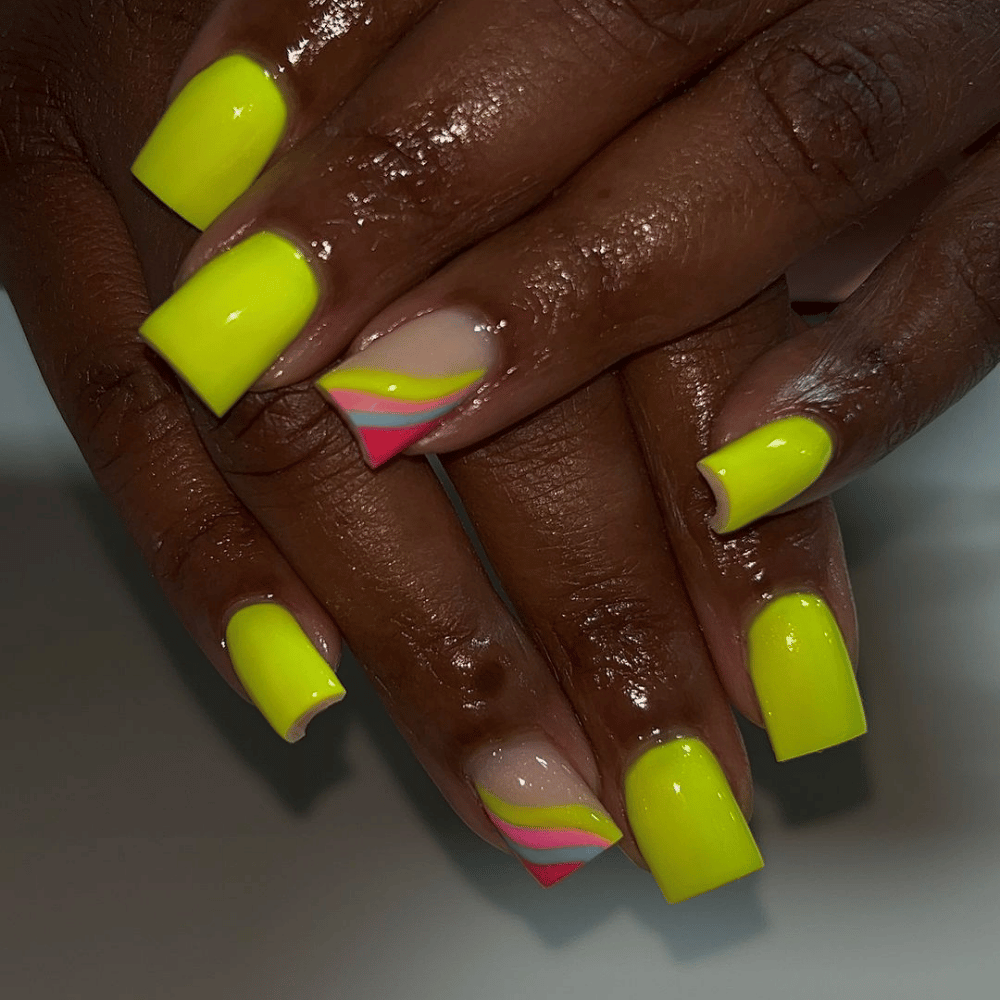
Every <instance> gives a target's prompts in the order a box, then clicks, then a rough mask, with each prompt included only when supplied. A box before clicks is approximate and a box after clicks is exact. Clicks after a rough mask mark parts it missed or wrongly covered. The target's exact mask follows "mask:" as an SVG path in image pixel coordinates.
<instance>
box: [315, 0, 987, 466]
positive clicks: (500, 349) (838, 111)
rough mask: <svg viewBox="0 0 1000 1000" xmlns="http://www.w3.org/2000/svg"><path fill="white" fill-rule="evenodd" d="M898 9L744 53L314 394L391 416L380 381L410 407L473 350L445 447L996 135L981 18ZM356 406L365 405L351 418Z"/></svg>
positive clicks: (400, 317) (398, 315)
mask: <svg viewBox="0 0 1000 1000" xmlns="http://www.w3.org/2000/svg"><path fill="white" fill-rule="evenodd" d="M902 10H903V9H902V8H900V7H899V5H897V4H894V3H888V2H885V3H879V4H876V5H871V4H868V5H865V6H864V8H863V10H862V8H860V7H859V6H858V5H857V4H853V3H847V2H843V0H823V2H816V3H812V4H809V5H808V6H807V7H803V8H801V9H800V10H798V11H796V12H795V13H793V14H791V15H789V16H788V17H786V18H785V19H784V20H783V21H782V22H781V23H780V24H778V25H775V26H774V27H772V28H770V29H769V30H768V31H765V32H763V33H762V34H760V35H758V36H756V37H755V38H754V39H753V40H752V41H751V42H749V43H748V44H747V45H745V46H744V47H743V48H742V49H740V50H739V51H738V52H737V53H736V54H734V55H733V56H731V57H730V58H729V59H728V60H727V61H726V62H725V63H723V65H722V66H721V67H720V68H719V69H717V70H716V71H715V72H713V73H711V74H709V76H708V77H707V78H706V79H705V80H704V81H702V82H701V83H700V84H699V85H698V86H697V87H696V88H694V89H693V90H692V92H691V93H690V94H689V95H687V96H685V97H684V98H683V99H678V100H675V101H672V102H670V103H668V104H666V105H664V106H663V107H662V108H660V109H658V110H656V111H654V112H652V113H651V114H649V115H647V116H646V117H645V118H644V119H643V120H642V121H641V122H640V123H639V124H638V125H636V126H635V127H634V128H632V129H631V130H630V131H629V132H627V133H626V134H625V135H623V136H622V137H621V138H620V139H618V140H617V141H616V142H614V143H613V144H612V145H611V146H610V147H608V148H607V149H606V150H605V151H604V152H603V153H602V154H601V155H599V156H598V157H596V158H595V159H594V160H592V161H591V162H590V163H589V164H588V165H587V166H586V167H585V168H584V169H583V170H582V171H580V173H578V174H577V175H576V176H575V177H574V178H573V180H572V181H571V182H570V183H569V184H567V185H566V186H565V188H563V189H562V191H561V192H560V193H559V194H558V196H557V197H555V198H554V199H553V200H551V201H550V202H549V203H547V204H546V205H545V206H543V207H542V208H540V209H539V210H538V211H536V212H535V213H534V214H532V215H530V216H528V217H526V218H525V219H523V220H522V221H521V222H519V223H516V224H514V225H512V226H509V227H508V228H507V229H505V230H503V231H502V232H501V233H499V234H498V235H496V236H495V237H493V238H492V239H490V240H486V241H484V242H482V243H480V244H478V245H477V246H476V247H474V248H473V249H472V250H470V251H468V252H467V253H465V254H463V255H462V256H461V257H459V258H457V259H456V260H454V261H453V262H452V263H451V264H449V265H448V266H447V267H445V268H444V269H442V270H441V271H439V272H438V273H437V274H436V275H435V276H434V277H432V278H431V279H430V280H429V281H427V282H425V283H424V284H423V285H421V286H419V287H418V288H416V289H414V290H413V291H412V292H411V293H409V294H408V295H406V296H404V297H403V298H402V299H401V300H400V301H398V302H397V303H395V304H394V305H393V306H391V307H390V308H389V309H387V310H385V311H384V312H383V313H382V314H381V315H380V316H378V317H376V318H375V319H374V320H373V321H372V323H371V324H369V326H368V327H367V328H366V330H365V331H364V332H363V333H362V334H361V336H360V337H359V340H358V344H359V345H360V346H361V347H362V348H363V349H362V350H361V351H360V352H359V353H356V354H354V355H352V356H351V357H350V358H349V359H348V361H346V362H345V363H344V365H343V366H341V367H340V368H339V369H334V373H332V374H331V375H330V376H327V377H324V379H321V381H320V385H321V386H323V387H325V388H326V389H328V390H333V391H334V392H335V393H336V392H337V391H341V390H343V391H346V392H347V399H346V400H345V402H344V404H343V405H342V406H341V409H342V411H343V412H344V414H345V416H346V417H347V418H348V419H350V417H351V415H352V414H353V413H365V412H367V410H370V409H376V410H381V411H385V410H388V411H389V412H397V411H398V413H397V418H398V419H400V420H401V419H402V417H403V416H406V414H404V413H403V412H402V408H399V407H397V408H395V409H393V407H392V403H391V399H392V392H393V390H391V389H387V388H386V386H385V385H381V389H379V388H378V385H379V382H378V379H379V378H380V379H381V383H386V382H387V379H388V384H389V385H390V386H392V385H400V389H399V390H398V391H399V395H400V396H401V398H402V399H404V400H407V401H412V400H413V399H414V397H416V393H417V386H415V385H406V386H402V385H401V384H400V383H399V382H398V380H397V381H393V379H394V378H395V377H396V376H397V375H399V374H400V373H403V374H409V373H411V372H412V373H413V374H415V375H418V376H420V377H425V376H426V375H427V374H428V373H429V372H428V369H430V368H431V367H432V365H433V364H435V363H436V362H437V359H438V357H440V358H441V362H440V363H439V364H438V366H437V371H436V372H434V373H435V374H441V373H451V372H454V371H456V369H455V368H454V367H451V368H449V367H448V366H447V365H445V364H444V360H445V359H446V355H445V353H444V352H442V351H441V350H440V348H438V346H437V345H438V344H439V343H440V342H442V341H444V342H446V343H448V344H455V345H461V346H463V347H464V346H465V345H469V344H475V343H477V342H478V343H482V344H486V345H488V346H489V347H490V349H491V351H492V353H491V354H490V355H487V354H486V353H485V351H483V352H482V353H481V362H482V363H481V364H480V365H479V366H478V367H477V368H470V369H468V372H476V373H477V374H476V375H475V377H474V383H475V385H476V386H477V387H478V388H476V391H475V392H474V394H473V395H472V396H471V397H467V398H466V401H465V402H464V403H461V405H459V407H458V409H457V410H454V409H453V410H452V411H450V412H448V413H447V420H446V421H445V422H444V423H443V424H441V426H440V427H439V428H438V429H435V430H433V434H432V436H430V437H427V438H426V440H424V441H423V442H422V443H421V446H420V447H421V450H434V451H443V450H449V449H452V448H457V447H465V446H468V445H471V444H473V443H475V442H477V441H479V440H481V439H483V438H485V437H486V436H488V435H490V434H493V433H495V432H496V431H498V430H500V429H501V428H503V427H505V426H508V425H509V424H510V423H511V422H513V421H515V420H518V419H521V418H523V417H524V416H526V415H527V414H529V413H532V412H534V411H535V410H537V409H538V408H539V407H540V406H542V405H544V404H545V403H548V402H550V401H551V400H553V399H557V398H559V397H561V396H562V395H564V394H566V393H567V392H569V391H571V390H572V389H574V388H576V387H577V386H579V385H580V384H582V383H583V382H585V381H586V380H588V379H590V378H592V377H593V376H594V375H595V374H596V373H597V372H599V371H601V370H602V369H604V368H606V367H607V366H609V365H611V364H614V363H616V362H618V361H619V360H620V359H622V358H623V357H626V356H629V355H631V354H632V353H635V352H637V351H639V350H641V349H645V348H648V347H650V346H654V345H656V344H660V343H663V342H665V341H669V340H671V339H673V338H675V337H677V336H679V335H681V334H684V333H687V332H689V331H691V330H692V329H697V328H699V327H700V326H703V325H705V324H706V323H708V322H711V321H712V320H714V319H715V318H717V317H718V316H720V315H725V314H726V313H728V312H730V311H732V310H733V309H735V308H737V307H738V306H739V305H740V304H742V303H744V302H746V301H748V300H749V298H751V297H752V296H753V295H754V294H756V293H757V292H759V291H760V290H761V289H762V288H764V287H765V286H766V285H767V284H769V283H770V282H771V281H773V280H775V279H776V278H777V277H778V276H779V275H780V274H782V273H783V272H784V270H785V269H786V268H787V267H788V265H789V264H790V263H791V262H792V261H793V260H795V259H796V258H797V257H799V256H800V255H801V254H802V253H803V252H804V251H805V250H807V249H809V248H810V247H811V246H813V245H814V244H816V243H817V242H819V241H821V240H822V239H824V238H825V237H827V236H829V235H832V234H833V233H834V232H836V231H837V230H838V229H840V228H841V226H842V225H843V224H844V223H846V222H847V221H849V220H850V219H851V218H853V217H855V216H858V215H861V214H863V213H864V212H865V211H866V210H867V209H868V208H869V207H871V206H872V205H873V204H875V203H876V202H878V201H880V200H881V199H882V198H884V197H885V196H886V195H887V194H889V193H890V192H891V191H893V190H895V189H897V188H899V187H902V186H904V185H905V184H906V182H907V181H909V180H910V179H912V178H913V177H915V176H918V175H920V174H923V173H926V172H927V170H928V169H930V167H932V166H933V165H934V164H935V162H936V161H938V160H940V159H941V158H942V157H944V156H946V155H947V154H949V153H950V152H953V151H955V150H957V149H959V148H961V147H962V146H964V145H966V144H967V143H969V142H971V141H972V140H973V139H974V138H976V137H977V136H978V135H981V134H982V133H983V132H984V131H985V130H986V129H987V128H988V127H989V126H990V125H991V124H993V123H994V122H995V121H997V119H998V118H1000V61H998V60H997V58H996V47H995V45H994V39H995V37H996V33H997V31H998V29H1000V10H998V8H997V7H996V6H995V5H983V4H977V3H971V2H968V0H962V2H957V3H954V4H949V5H948V6H947V7H942V6H941V5H940V4H937V3H933V2H929V0H928V2H920V3H913V4H908V5H906V7H905V10H906V12H907V13H906V16H905V17H904V16H903V13H902ZM957 81H961V84H960V85H959V84H958V82H957ZM477 338H478V341H477ZM422 344H427V345H430V347H431V350H430V351H428V350H425V351H423V352H419V351H418V350H417V346H418V345H422ZM455 351H456V357H457V360H458V361H459V362H461V363H462V364H467V363H468V357H469V355H468V354H467V353H460V352H459V351H458V348H457V347H456V349H455ZM433 352H437V354H436V355H435V353H433ZM415 356H416V360H415ZM407 365H409V366H410V367H409V368H408V367H407ZM358 371H360V372H361V373H362V375H361V376H359V375H358V374H357V372H358ZM371 372H375V373H377V376H376V375H371V374H369V373H371ZM352 373H354V374H352ZM471 377H472V376H471V375H470V378H471ZM359 378H363V379H365V380H367V382H368V383H370V384H368V385H365V384H361V385H359V384H358V382H359ZM359 388H360V389H362V390H364V391H365V392H371V391H372V390H375V395H376V396H377V397H378V398H376V399H375V400H374V401H372V402H371V403H370V404H369V405H368V406H365V405H363V404H364V397H361V398H360V399H359V398H358V397H357V396H356V395H355V394H356V393H357V392H358V390H359ZM433 388H440V387H433ZM406 393H409V395H407V394H406ZM428 396H430V397H431V401H432V402H434V403H438V404H439V406H446V405H448V403H449V402H453V400H450V399H449V397H448V396H447V395H444V394H443V391H442V392H439V393H437V394H434V393H432V392H431V391H430V390H428V392H427V393H425V394H424V395H423V396H419V397H416V398H418V399H426V398H427V397H428ZM386 398H389V403H386ZM333 401H334V402H335V403H336V398H334V400H333ZM432 415H433V414H432ZM383 419H384V418H383ZM434 419H435V420H437V421H438V422H440V414H438V415H434ZM365 426H366V425H365V424H360V425H358V432H359V436H360V437H362V438H364V436H365V432H364V427H365ZM413 429H414V432H415V433H416V436H417V437H420V435H421V434H423V435H427V434H428V433H430V432H431V430H432V427H430V426H428V422H426V421H425V422H417V423H416V424H415V425H413ZM415 439H416V438H413V437H411V438H410V439H409V443H411V444H412V443H413V441H414V440H415ZM406 440H407V439H406V438H405V437H402V436H401V437H400V439H399V441H398V444H401V445H405V443H406ZM373 457H374V456H373ZM377 457H378V458H379V459H384V458H385V457H386V454H380V455H379V456H377Z"/></svg>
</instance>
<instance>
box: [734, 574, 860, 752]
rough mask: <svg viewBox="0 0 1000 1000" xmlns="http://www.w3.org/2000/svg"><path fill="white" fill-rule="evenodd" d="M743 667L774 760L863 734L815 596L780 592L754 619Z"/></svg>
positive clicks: (837, 646) (832, 630)
mask: <svg viewBox="0 0 1000 1000" xmlns="http://www.w3.org/2000/svg"><path fill="white" fill-rule="evenodd" d="M747 664H748V667H749V670H750V678H751V679H752V681H753V686H754V688H755V690H756V691H757V698H758V699H759V700H760V707H761V709H762V710H763V712H764V724H765V725H766V726H767V733H768V736H770V738H771V746H772V747H773V748H774V756H775V757H776V758H777V759H778V760H791V759H792V758H793V757H801V756H802V755H803V754H807V753H815V752H816V751H817V750H825V749H826V748H827V747H832V746H836V745H837V744H838V743H846V742H847V740H853V739H855V738H856V737H858V736H863V735H864V734H865V733H866V732H867V731H868V724H867V722H866V721H865V710H864V706H863V705H862V703H861V694H860V692H859V691H858V682H857V680H856V678H855V676H854V669H853V667H852V666H851V658H850V656H849V655H848V652H847V647H846V646H845V645H844V639H843V636H842V635H841V633H840V629H839V627H838V626H837V620H836V619H835V618H834V617H833V612H831V611H830V608H829V607H828V606H827V604H826V602H825V601H823V600H822V599H821V598H819V597H816V596H815V595H814V594H786V595H784V596H783V597H778V598H776V599H775V600H773V601H771V602H770V604H768V605H767V606H766V607H765V608H764V610H763V611H761V612H760V614H759V615H757V617H756V618H755V619H754V621H753V624H752V625H751V626H750V630H749V633H748V636H747Z"/></svg>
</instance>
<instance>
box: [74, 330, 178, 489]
mask: <svg viewBox="0 0 1000 1000" xmlns="http://www.w3.org/2000/svg"><path fill="white" fill-rule="evenodd" d="M161 365H162V363H159V362H154V363H151V359H150V358H149V356H148V354H147V352H146V349H145V348H144V347H143V346H142V345H141V344H139V343H138V342H136V343H131V342H129V343H118V344H111V345H109V344H106V343H101V344H100V345H98V344H95V343H94V342H93V341H91V340H89V339H88V340H86V341H84V342H82V343H81V344H79V345H77V346H76V347H75V349H74V350H73V351H72V352H69V353H67V354H65V355H63V356H62V357H61V358H60V359H59V360H58V361H57V362H56V368H57V376H56V380H57V383H58V385H59V389H60V391H59V396H60V399H61V400H62V401H63V404H62V405H63V410H64V415H65V416H66V419H67V423H68V424H69V425H70V426H71V427H73V429H74V433H75V434H76V436H77V438H78V439H79V440H80V441H81V443H82V445H83V447H84V450H85V451H86V453H87V456H88V460H89V461H90V464H91V466H92V467H93V469H94V471H95V473H96V474H98V475H100V476H101V478H102V480H103V481H104V482H106V483H107V485H108V488H109V489H112V490H114V489H115V484H116V481H123V480H124V479H127V478H131V477H133V476H134V475H135V474H136V469H135V468H134V467H135V466H136V464H137V463H138V462H139V461H155V459H156V456H157V455H159V454H160V453H161V452H163V451H165V450H169V449H170V447H171V446H172V443H173V442H174V441H175V440H176V436H177V434H178V433H179V432H180V431H181V428H182V427H183V426H184V419H183V418H184V414H185V413H186V410H185V409H184V407H183V406H180V405H178V404H179V397H178V395H177V391H176V389H175V387H174V385H173V383H172V382H171V381H168V380H167V378H165V377H164V374H163V373H162V372H161V370H160V369H161ZM137 441H141V442H143V444H144V448H142V449H137V448H136V447H135V442H137Z"/></svg>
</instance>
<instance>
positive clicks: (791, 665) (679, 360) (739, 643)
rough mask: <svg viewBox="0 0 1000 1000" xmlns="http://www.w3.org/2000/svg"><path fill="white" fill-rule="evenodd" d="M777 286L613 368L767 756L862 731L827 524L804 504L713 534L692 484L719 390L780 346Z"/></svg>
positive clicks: (826, 517)
mask: <svg viewBox="0 0 1000 1000" xmlns="http://www.w3.org/2000/svg"><path fill="white" fill-rule="evenodd" d="M789 319H790V312H789V309H788V301H787V296H786V294H785V288H784V285H783V284H782V285H778V286H776V287H774V288H772V289H771V290H769V291H768V292H766V293H765V294H764V295H762V296H760V297H759V298H758V299H756V300H755V301H754V302H753V303H751V304H750V305H749V306H747V307H745V308H744V309H742V310H739V311H738V312H737V313H734V314H733V315H731V316H729V317H726V318H725V319H723V320H721V321H720V322H719V323H716V324H714V325H713V326H711V327H708V328H706V329H705V330H702V331H698V332H697V333H694V334H692V335H691V336H689V337H686V338H684V340H682V341H680V342H678V343H677V344H674V345H670V346H668V347H664V348H661V349H660V350H658V351H652V352H648V353H647V354H645V355H643V356H642V357H640V358H637V359H635V360H633V361H631V362H630V363H629V364H628V365H627V366H626V368H625V373H624V379H625V383H626V385H627V387H628V394H629V403H630V408H631V411H632V416H633V420H634V421H635V425H636V429H637V432H638V435H639V438H640V440H641V441H642V444H643V448H644V452H645V458H646V463H647V465H648V467H649V470H650V474H651V476H652V481H653V485H654V487H655V489H656V492H657V494H658V497H659V499H660V505H661V509H662V511H663V514H664V518H665V520H666V522H667V525H668V528H669V536H670V538H671V541H672V544H673V546H674V549H675V551H676V552H677V557H678V560H679V563H680V566H681V569H682V572H683V575H684V579H685V582H686V584H687V588H688V592H689V593H690V594H691V600H692V604H693V605H694V607H695V609H696V610H697V612H698V616H699V620H700V623H701V628H702V631H703V633H704V635H705V640H706V642H707V644H708V647H709V649H710V650H711V651H712V657H713V660H714V662H715V665H716V669H717V670H718V671H719V675H720V677H721V678H722V681H723V683H724V685H725V687H726V690H727V691H728V693H729V696H730V698H731V699H732V701H733V703H734V704H735V705H736V707H737V708H739V709H740V711H742V712H743V713H744V715H746V716H747V717H748V718H751V719H753V720H754V721H756V722H763V723H764V724H765V725H766V727H767V731H768V735H769V736H770V739H771V744H772V747H773V749H774V752H775V755H776V757H777V758H778V760H788V759H790V758H792V757H799V756H802V755H803V754H807V753H815V752H816V751H818V750H825V749H826V748H828V747H831V746H835V745H836V744H839V743H843V742H845V741H847V740H850V739H854V738H856V737H858V736H860V735H862V734H863V733H864V732H865V731H866V728H867V727H866V722H865V713H864V708H863V706H862V703H861V697H860V695H859V693H858V688H857V682H856V681H855V678H854V664H855V663H856V662H857V628H856V623H855V615H854V605H853V602H852V600H851V588H850V584H849V581H848V575H847V567H846V565H845V562H844V553H843V549H842V546H841V542H840V532H839V530H838V526H837V519H836V516H835V514H834V512H833V508H832V506H831V505H830V504H829V502H824V503H814V504H810V505H808V506H806V507H803V508H802V509H800V510H796V511H793V512H791V513H788V514H783V515H782V516H780V517H777V518H774V519H772V520H770V521H767V522H764V523H762V524H760V525H758V526H757V527H756V528H755V529H754V530H752V531H744V532H740V533H739V534H737V535H735V536H732V537H727V538H720V537H719V536H718V535H717V534H715V533H714V532H713V531H712V530H711V529H710V527H709V522H710V520H711V512H712V495H711V493H710V491H709V490H708V489H707V488H706V486H705V483H704V481H703V480H702V479H701V477H700V476H699V475H698V472H697V469H696V462H697V459H698V457H699V456H700V455H701V454H702V453H703V451H704V447H705V440H706V438H707V435H708V431H709V428H710V427H711V425H712V420H713V418H714V416H715V414H716V412H717V411H718V409H719V407H720V406H721V405H722V401H723V399H724V398H725V395H726V390H727V387H728V386H730V385H732V384H733V382H734V381H735V380H736V379H738V377H739V376H740V374H741V373H742V372H743V371H744V370H745V369H746V368H747V367H748V366H749V365H751V364H752V363H753V361H754V360H755V359H756V358H757V357H758V356H759V355H760V354H761V352H762V351H764V350H766V349H768V348H769V347H773V346H774V345H776V344H781V343H783V342H785V341H787V339H788V330H789Z"/></svg>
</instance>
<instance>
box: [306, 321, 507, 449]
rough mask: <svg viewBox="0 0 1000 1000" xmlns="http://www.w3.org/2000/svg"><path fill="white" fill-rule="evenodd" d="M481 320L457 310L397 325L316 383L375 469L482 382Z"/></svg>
mask: <svg viewBox="0 0 1000 1000" xmlns="http://www.w3.org/2000/svg"><path fill="white" fill-rule="evenodd" d="M493 353H494V347H493V341H492V338H491V336H490V333H489V330H488V328H487V326H486V325H485V324H484V323H483V322H482V321H480V320H477V319H476V318H475V317H473V316H471V315H469V314H468V313H465V312H462V311H460V310H457V309H445V310H441V311H440V312H436V313H429V314H428V315H426V316H421V317H419V318H418V319H415V320H411V321H410V322H409V323H404V324H403V325H402V326H399V327H397V328H396V329H395V330H393V331H392V332H391V333H387V334H386V335H385V336H383V337H380V338H379V339H378V340H375V341H373V342H372V343H371V344H369V345H368V347H366V348H365V349H364V350H363V351H360V352H359V353H357V354H355V355H353V356H352V357H350V358H348V359H347V360H346V361H345V362H344V363H343V364H340V365H338V366H337V367H336V368H334V369H332V370H331V371H329V372H327V374H326V375H324V376H323V377H322V378H321V379H320V380H319V381H318V382H317V383H316V385H317V387H318V388H319V389H320V391H321V392H322V393H323V394H324V396H325V397H326V398H327V399H328V400H329V401H330V402H331V403H333V404H334V406H336V407H337V409H338V410H339V411H340V414H341V416H342V417H343V418H344V420H345V421H346V422H347V423H348V425H349V426H350V427H351V429H352V430H353V431H354V434H355V436H356V437H357V439H358V442H359V443H360V445H361V449H362V451H363V453H364V456H365V460H366V461H367V462H368V464H369V465H371V466H372V467H373V468H377V467H378V466H379V465H382V464H383V463H385V462H387V461H388V460H389V459H390V458H392V457H394V456H395V455H398V454H399V453H400V452H401V451H403V450H404V449H406V448H409V447H410V445H412V444H416V442H417V441H419V440H420V439H421V438H423V437H426V435H427V434H429V433H430V432H431V431H432V430H434V428H435V427H437V426H438V425H439V424H440V423H441V421H442V420H443V419H444V418H445V417H446V416H447V415H448V414H449V413H450V412H451V411H452V410H454V409H455V407H456V406H458V405H459V403H461V402H462V401H463V400H464V399H466V398H468V397H469V395H471V394H472V393H473V392H474V391H475V390H476V388H478V386H479V385H480V384H481V382H482V381H483V378H484V377H485V375H486V372H487V370H488V369H489V367H490V364H491V362H492V360H493Z"/></svg>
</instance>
